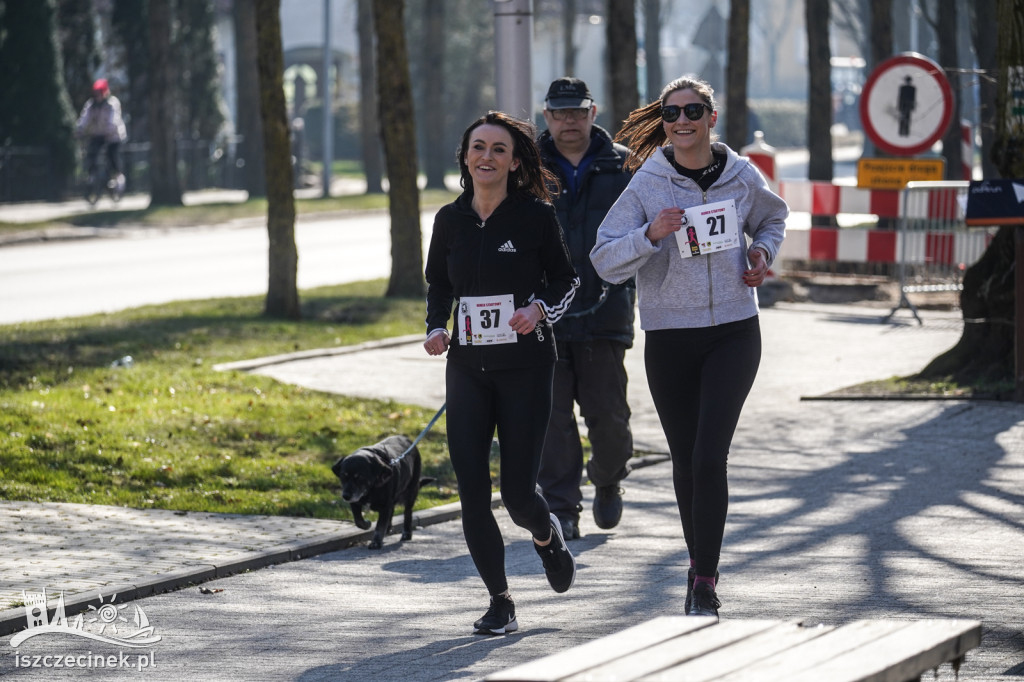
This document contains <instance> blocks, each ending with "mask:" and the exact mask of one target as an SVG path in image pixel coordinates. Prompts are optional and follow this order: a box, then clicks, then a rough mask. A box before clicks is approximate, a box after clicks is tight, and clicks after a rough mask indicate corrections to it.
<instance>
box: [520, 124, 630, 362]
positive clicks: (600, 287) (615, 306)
mask: <svg viewBox="0 0 1024 682" xmlns="http://www.w3.org/2000/svg"><path fill="white" fill-rule="evenodd" d="M590 137H591V146H590V149H589V150H588V153H587V157H586V158H585V160H584V161H582V162H581V163H580V167H579V168H578V170H577V171H576V175H577V177H576V178H575V179H574V178H571V177H568V175H567V174H568V173H571V172H572V166H571V165H570V164H569V162H568V161H566V160H565V158H564V157H563V156H562V155H561V154H560V153H559V152H558V150H557V149H556V148H555V141H554V140H553V139H552V137H551V133H550V132H549V131H547V130H545V131H544V132H543V133H541V135H540V137H539V138H538V139H537V142H538V144H539V146H540V151H541V157H542V159H543V161H544V165H545V166H547V168H548V169H549V170H551V171H552V172H553V173H554V174H555V175H556V176H557V177H558V181H559V183H560V184H561V191H560V192H559V195H558V198H556V199H555V200H554V202H553V203H554V205H555V212H556V214H557V215H558V222H559V223H560V224H561V226H562V232H563V233H564V234H565V243H566V246H567V247H568V248H569V255H570V256H571V257H572V262H573V265H575V266H576V272H577V274H578V275H579V277H580V280H581V284H580V287H579V289H577V290H576V296H575V298H574V299H573V301H572V306H571V307H570V308H569V312H568V313H566V314H565V315H563V316H562V319H560V320H559V321H558V322H556V323H555V338H556V339H557V340H558V341H589V340H591V339H613V340H615V341H621V342H622V343H625V344H626V346H627V347H631V346H632V345H633V314H634V312H633V303H634V300H635V288H634V285H633V282H632V281H629V282H627V283H625V284H609V283H608V282H605V281H604V280H602V279H601V278H600V277H598V276H597V273H596V272H595V271H594V268H593V266H592V265H591V264H590V250H591V249H592V248H594V241H595V238H596V236H597V228H598V226H600V225H601V221H602V220H604V216H605V214H606V213H607V212H608V209H609V208H611V206H612V204H614V203H615V200H616V199H618V198H619V194H621V193H622V190H624V189H625V188H626V185H627V184H629V180H630V177H632V176H631V174H630V173H629V172H628V171H626V170H625V163H626V158H627V157H628V156H629V150H628V149H627V148H626V147H624V146H622V145H620V144H616V143H614V142H612V139H611V136H610V135H609V134H608V132H607V131H606V130H604V129H603V128H601V127H600V126H596V125H595V126H593V128H592V129H591V134H590ZM574 180H575V181H574ZM573 187H575V191H573Z"/></svg>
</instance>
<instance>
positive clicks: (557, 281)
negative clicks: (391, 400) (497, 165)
mask: <svg viewBox="0 0 1024 682" xmlns="http://www.w3.org/2000/svg"><path fill="white" fill-rule="evenodd" d="M471 199H472V195H471V194H469V193H466V192H464V193H463V194H462V195H461V196H460V197H459V198H458V199H456V200H455V202H454V203H451V204H448V205H447V206H444V207H443V208H442V209H441V210H440V211H438V213H437V215H436V216H435V218H434V230H433V233H432V235H431V237H430V248H429V250H428V252H427V266H426V273H425V274H426V278H427V332H428V333H429V332H431V331H433V330H435V329H444V328H448V321H449V319H450V318H451V314H452V306H453V304H454V303H455V301H456V299H458V298H459V297H461V296H495V295H500V294H512V296H513V301H514V302H515V305H516V307H517V308H521V307H523V306H525V305H527V304H528V303H530V302H531V301H533V300H535V299H536V300H539V301H540V302H541V304H542V305H543V307H544V312H545V315H546V317H545V319H544V320H543V321H541V322H540V324H538V325H537V328H536V329H535V330H534V332H533V333H532V334H527V335H525V336H524V335H517V337H516V342H515V343H505V344H495V345H486V346H463V345H460V344H459V340H458V334H457V333H456V332H455V330H454V329H449V331H450V332H451V345H450V346H449V348H448V361H449V362H458V363H462V364H466V365H471V366H474V367H476V368H479V369H484V370H489V369H509V368H515V367H530V366H535V365H540V364H543V363H546V362H553V361H554V360H555V343H554V334H553V333H552V327H551V325H553V324H554V323H555V322H556V321H557V320H558V318H559V317H561V316H562V315H563V314H564V313H565V311H566V310H567V309H568V308H569V304H570V303H571V302H572V298H573V294H574V293H575V291H576V287H577V286H578V285H579V278H577V277H576V271H575V269H574V268H573V266H572V262H571V261H570V259H569V252H568V250H567V249H566V247H565V240H564V238H563V237H562V229H561V228H560V227H559V225H558V220H557V218H555V210H554V207H552V206H551V204H548V203H545V202H543V201H540V200H539V199H536V198H534V197H523V196H509V197H507V198H506V199H505V201H503V202H502V203H501V204H500V205H499V206H498V208H497V209H495V211H494V213H492V214H491V216H490V217H489V218H487V220H486V221H484V222H481V220H480V217H479V216H478V215H477V213H476V211H474V210H473V208H472V205H471Z"/></svg>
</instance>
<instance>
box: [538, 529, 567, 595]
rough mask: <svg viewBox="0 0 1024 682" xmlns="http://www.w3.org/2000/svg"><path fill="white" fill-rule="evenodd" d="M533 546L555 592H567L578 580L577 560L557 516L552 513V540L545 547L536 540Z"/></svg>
mask: <svg viewBox="0 0 1024 682" xmlns="http://www.w3.org/2000/svg"><path fill="white" fill-rule="evenodd" d="M533 548H534V549H535V550H537V554H539V555H540V559H541V561H543V562H544V573H546V574H547V576H548V582H549V583H550V584H551V589H553V590H554V591H555V592H566V591H567V590H568V589H569V588H570V587H572V584H573V583H574V582H576V560H575V559H573V558H572V552H570V551H569V548H568V547H566V546H565V538H564V537H562V524H561V523H560V522H559V520H558V517H557V516H555V515H554V514H551V542H549V543H548V544H546V545H544V546H543V547H541V546H540V545H538V544H537V543H536V542H535V543H533Z"/></svg>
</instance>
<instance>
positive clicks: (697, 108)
mask: <svg viewBox="0 0 1024 682" xmlns="http://www.w3.org/2000/svg"><path fill="white" fill-rule="evenodd" d="M705 109H707V110H708V111H714V109H712V108H711V107H709V106H708V105H707V104H704V103H703V102H693V103H692V104H684V105H683V106H679V105H678V104H666V105H665V106H663V107H662V108H661V120H663V121H665V122H666V123H672V122H673V121H677V120H679V114H680V113H683V114H686V118H688V119H690V120H691V121H699V120H700V119H701V117H702V116H704V110H705Z"/></svg>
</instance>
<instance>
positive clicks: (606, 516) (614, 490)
mask: <svg viewBox="0 0 1024 682" xmlns="http://www.w3.org/2000/svg"><path fill="white" fill-rule="evenodd" d="M621 518H622V488H620V487H619V484H618V483H612V484H611V485H602V486H599V487H597V489H596V490H595V491H594V523H596V524H597V527H598V528H604V529H605V530H607V529H609V528H614V527H615V526H617V525H619V519H621Z"/></svg>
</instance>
